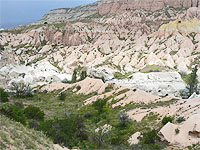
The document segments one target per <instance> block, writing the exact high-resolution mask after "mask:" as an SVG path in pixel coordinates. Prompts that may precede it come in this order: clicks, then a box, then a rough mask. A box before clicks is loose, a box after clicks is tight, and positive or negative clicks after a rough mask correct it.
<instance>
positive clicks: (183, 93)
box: [179, 89, 190, 99]
mask: <svg viewBox="0 0 200 150" xmlns="http://www.w3.org/2000/svg"><path fill="white" fill-rule="evenodd" d="M179 93H180V96H181V98H183V99H187V98H189V97H190V91H189V90H188V89H182V90H180V91H179Z"/></svg>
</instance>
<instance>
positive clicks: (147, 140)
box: [142, 130, 160, 144]
mask: <svg viewBox="0 0 200 150" xmlns="http://www.w3.org/2000/svg"><path fill="white" fill-rule="evenodd" d="M159 139H160V138H159V136H158V131H156V130H152V131H149V132H146V133H144V134H143V137H142V142H143V143H144V144H155V142H156V140H159Z"/></svg>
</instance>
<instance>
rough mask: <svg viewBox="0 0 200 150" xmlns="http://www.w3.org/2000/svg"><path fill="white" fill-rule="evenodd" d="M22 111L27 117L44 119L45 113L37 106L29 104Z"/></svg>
mask: <svg viewBox="0 0 200 150" xmlns="http://www.w3.org/2000/svg"><path fill="white" fill-rule="evenodd" d="M24 113H25V115H26V117H27V118H28V119H34V120H38V121H43V120H44V115H45V114H44V112H43V111H42V110H40V108H39V107H35V106H32V105H30V106H28V107H26V108H25V109H24Z"/></svg>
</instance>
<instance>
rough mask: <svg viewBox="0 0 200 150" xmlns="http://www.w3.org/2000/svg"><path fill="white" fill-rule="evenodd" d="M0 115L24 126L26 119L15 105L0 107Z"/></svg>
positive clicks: (21, 110)
mask: <svg viewBox="0 0 200 150" xmlns="http://www.w3.org/2000/svg"><path fill="white" fill-rule="evenodd" d="M0 113H1V114H3V115H5V116H7V117H8V118H10V119H13V120H15V121H17V122H20V123H22V124H23V125H25V124H26V117H25V114H24V111H23V109H21V108H20V107H19V106H16V105H10V104H6V105H3V106H1V107H0Z"/></svg>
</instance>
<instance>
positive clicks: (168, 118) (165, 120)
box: [162, 117, 173, 125]
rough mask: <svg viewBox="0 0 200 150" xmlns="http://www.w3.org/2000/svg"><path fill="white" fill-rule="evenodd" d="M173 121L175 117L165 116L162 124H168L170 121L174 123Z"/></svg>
mask: <svg viewBox="0 0 200 150" xmlns="http://www.w3.org/2000/svg"><path fill="white" fill-rule="evenodd" d="M172 121H173V118H172V117H164V118H163V119H162V124H163V125H165V124H167V123H168V122H171V123H172Z"/></svg>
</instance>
